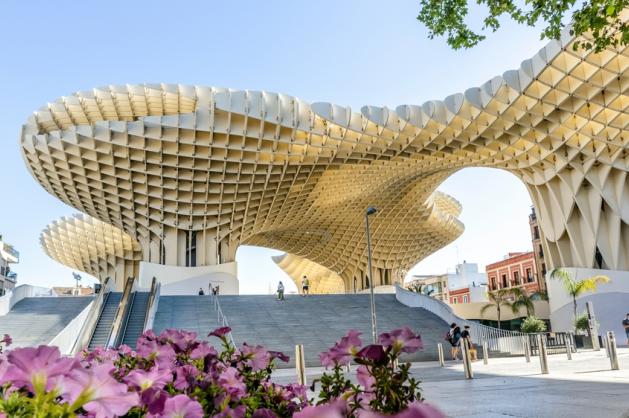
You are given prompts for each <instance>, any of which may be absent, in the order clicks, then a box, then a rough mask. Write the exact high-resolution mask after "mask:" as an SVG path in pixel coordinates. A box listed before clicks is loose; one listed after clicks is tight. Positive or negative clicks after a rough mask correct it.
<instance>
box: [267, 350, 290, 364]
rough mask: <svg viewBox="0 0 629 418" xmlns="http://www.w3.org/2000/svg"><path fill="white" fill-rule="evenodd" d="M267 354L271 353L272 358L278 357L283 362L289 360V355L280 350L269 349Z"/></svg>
mask: <svg viewBox="0 0 629 418" xmlns="http://www.w3.org/2000/svg"><path fill="white" fill-rule="evenodd" d="M269 354H270V355H271V358H272V359H278V360H280V361H283V362H284V363H288V361H289V360H290V357H288V356H287V355H286V354H284V353H282V352H281V351H269Z"/></svg>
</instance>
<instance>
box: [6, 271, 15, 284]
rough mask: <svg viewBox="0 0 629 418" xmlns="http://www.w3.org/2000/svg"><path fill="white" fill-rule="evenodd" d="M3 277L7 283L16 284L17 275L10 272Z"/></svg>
mask: <svg viewBox="0 0 629 418" xmlns="http://www.w3.org/2000/svg"><path fill="white" fill-rule="evenodd" d="M3 277H4V278H5V279H7V280H8V281H10V282H12V283H13V284H15V283H17V273H16V272H14V271H12V272H10V273H9V274H7V275H6V276H3Z"/></svg>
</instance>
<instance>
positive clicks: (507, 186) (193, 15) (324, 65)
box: [0, 0, 544, 293]
mask: <svg viewBox="0 0 629 418" xmlns="http://www.w3.org/2000/svg"><path fill="white" fill-rule="evenodd" d="M418 3H419V2H418V1H416V0H398V1H395V2H382V1H377V0H352V1H349V0H344V1H338V0H336V1H334V0H325V1H321V0H318V1H298V0H292V1H290V0H286V1H279V0H277V1H276V0H267V1H263V2H262V1H256V0H251V1H224V2H219V1H201V0H199V1H185V0H179V1H177V2H176V3H175V2H170V1H159V0H154V1H128V0H126V1H117V0H109V1H106V2H91V1H86V2H77V1H64V0H56V1H48V2H44V1H37V2H17V1H10V2H2V5H1V6H0V42H1V48H0V187H1V189H2V194H1V196H2V200H1V203H0V234H3V235H4V237H5V240H6V241H8V242H10V243H12V244H14V245H15V247H16V249H17V250H18V251H20V255H21V260H20V264H19V265H16V266H15V269H14V270H15V271H17V272H18V275H19V276H18V279H19V282H20V283H33V284H39V285H51V284H53V283H54V284H67V285H69V284H72V283H73V280H72V276H71V271H70V270H69V269H67V268H65V267H63V266H61V265H59V264H58V263H56V262H54V261H52V260H51V259H49V258H48V257H47V256H46V255H45V253H44V252H43V250H42V249H41V247H40V245H39V234H40V232H41V230H42V229H43V228H44V227H45V226H46V225H47V224H48V223H49V222H51V221H52V220H54V219H57V218H59V217H61V216H64V215H70V214H72V213H74V212H76V210H75V209H73V208H71V207H68V206H66V205H65V204H63V203H61V202H60V201H59V200H58V199H56V198H54V197H53V196H51V195H49V194H48V193H47V192H45V191H44V189H43V188H42V187H41V186H39V184H38V183H36V182H35V181H34V180H33V178H32V177H31V176H30V174H29V173H28V171H27V170H26V168H25V166H24V163H23V161H22V157H21V155H20V149H19V142H18V140H19V135H20V129H21V126H22V123H23V122H24V121H25V120H26V119H27V118H28V116H29V115H30V114H31V112H33V111H34V110H35V109H37V108H38V107H40V106H42V105H44V104H46V103H47V102H48V101H52V100H54V99H56V98H57V97H59V96H63V95H67V94H70V93H72V92H74V91H77V90H86V89H90V88H93V87H97V86H104V85H108V84H126V83H144V82H166V83H182V84H200V85H208V86H221V87H232V88H242V89H251V90H269V91H275V92H281V93H286V94H290V95H294V96H297V97H300V98H301V99H304V100H306V101H309V102H316V101H329V102H333V103H337V104H341V105H349V106H351V107H353V108H355V109H356V110H358V109H360V107H361V106H362V105H366V104H371V105H386V106H389V107H393V108H395V106H397V105H399V104H421V103H423V102H424V101H427V100H432V99H443V98H445V97H446V96H447V95H449V94H452V93H457V92H463V91H465V90H466V89H467V88H469V87H472V86H478V85H480V84H482V83H484V82H485V81H487V80H489V79H490V78H492V77H493V76H495V75H499V74H502V73H503V72H504V71H505V70H508V69H513V68H517V67H518V66H519V64H520V62H521V61H522V60H524V59H527V58H530V57H531V56H533V55H534V54H535V53H536V52H537V51H538V50H539V49H540V48H541V47H542V46H543V45H544V42H542V41H540V40H539V31H537V30H535V29H530V28H525V27H520V26H515V25H507V26H505V28H504V29H503V30H501V31H500V32H499V33H498V34H496V35H492V36H490V37H489V39H488V40H487V41H485V42H484V43H483V44H481V45H480V46H478V47H476V48H474V49H471V50H467V51H452V50H451V49H450V48H449V47H448V46H447V45H446V44H445V42H444V41H443V40H441V39H435V40H429V39H427V36H426V30H425V28H424V27H423V26H422V25H421V24H420V23H419V22H418V21H417V20H415V16H416V15H417V12H418V10H417V9H418ZM473 18H474V16H473ZM440 189H441V190H443V191H444V192H446V193H449V194H451V195H453V196H454V197H456V198H457V199H459V201H460V202H461V203H462V204H463V213H462V216H461V219H462V221H463V222H464V223H465V225H466V231H465V232H464V234H463V235H462V237H460V238H459V239H458V240H457V241H456V242H455V243H453V244H451V245H449V246H448V247H446V248H444V249H443V250H441V251H439V252H437V253H436V254H434V255H432V256H431V257H429V258H427V259H426V260H424V261H423V262H422V263H420V264H419V265H418V266H416V267H415V268H414V269H413V270H412V272H413V273H433V272H434V273H438V272H443V271H445V270H446V269H451V268H453V267H454V264H456V262H457V259H458V260H459V261H463V260H467V261H468V262H478V263H479V264H480V265H481V269H482V268H483V267H484V265H485V264H487V263H489V262H492V261H496V260H499V259H501V258H502V256H503V255H504V254H505V253H507V252H508V251H516V250H528V249H530V247H531V242H530V234H529V232H528V223H527V222H528V221H527V215H528V213H529V210H530V208H529V207H530V198H529V196H528V194H527V192H526V190H525V188H524V186H523V185H522V184H521V182H519V180H517V179H516V178H515V177H514V176H512V175H511V174H509V173H505V172H502V171H499V170H491V169H473V168H472V169H466V170H463V171H460V172H458V173H457V174H455V175H453V176H452V177H451V178H450V179H448V180H447V181H446V182H445V183H443V184H442V185H441V186H440ZM274 254H279V252H277V251H273V250H268V249H260V248H252V247H241V249H239V251H238V254H237V261H238V262H239V270H240V279H241V290H242V291H243V292H244V293H260V292H261V293H266V292H267V290H268V288H269V283H271V282H272V283H273V285H275V283H276V282H277V280H280V279H282V278H284V277H285V276H284V275H283V273H282V272H281V271H280V270H279V269H278V268H277V267H275V265H274V264H273V262H272V261H271V260H270V256H271V255H274ZM84 276H85V275H84ZM88 282H89V280H88Z"/></svg>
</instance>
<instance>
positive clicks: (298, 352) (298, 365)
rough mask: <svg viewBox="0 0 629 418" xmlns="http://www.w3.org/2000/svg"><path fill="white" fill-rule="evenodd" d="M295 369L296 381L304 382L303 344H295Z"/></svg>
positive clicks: (302, 383)
mask: <svg viewBox="0 0 629 418" xmlns="http://www.w3.org/2000/svg"><path fill="white" fill-rule="evenodd" d="M295 371H296V372H297V383H299V384H300V385H305V384H306V361H305V359H304V346H303V345H302V344H297V345H296V346H295Z"/></svg>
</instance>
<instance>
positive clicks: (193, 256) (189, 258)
mask: <svg viewBox="0 0 629 418" xmlns="http://www.w3.org/2000/svg"><path fill="white" fill-rule="evenodd" d="M196 265H197V231H188V233H187V234H186V267H196Z"/></svg>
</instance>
